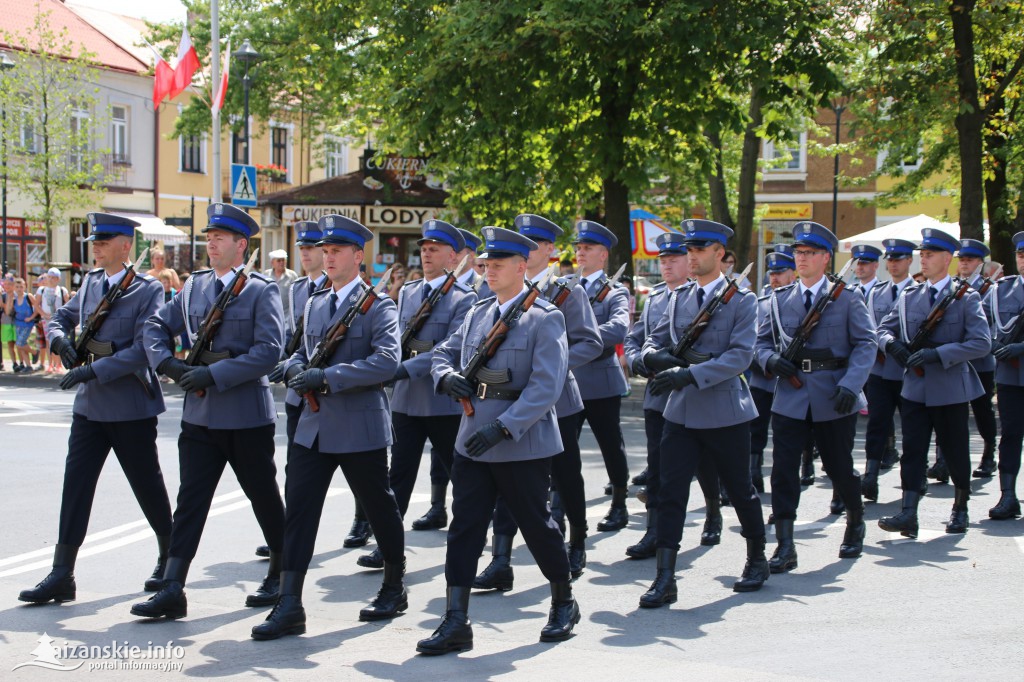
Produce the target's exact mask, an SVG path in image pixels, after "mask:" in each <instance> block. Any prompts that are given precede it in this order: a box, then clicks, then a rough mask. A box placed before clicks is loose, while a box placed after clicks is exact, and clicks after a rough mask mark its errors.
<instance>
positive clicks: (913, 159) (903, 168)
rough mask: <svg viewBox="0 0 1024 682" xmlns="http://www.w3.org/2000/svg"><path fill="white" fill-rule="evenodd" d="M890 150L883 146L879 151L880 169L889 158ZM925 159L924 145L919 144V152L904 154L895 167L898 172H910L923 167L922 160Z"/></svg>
mask: <svg viewBox="0 0 1024 682" xmlns="http://www.w3.org/2000/svg"><path fill="white" fill-rule="evenodd" d="M889 154H890V150H889V148H888V147H883V148H882V149H881V150H879V152H878V166H877V168H878V170H881V169H882V167H883V166H885V165H886V163H887V162H888V160H889ZM922 161H924V147H922V146H921V145H918V146H917V153H916V154H914V153H913V152H908V153H907V154H905V155H904V157H903V159H901V160H900V162H899V163H898V164H897V165H896V168H895V169H894V170H895V171H896V172H897V173H910V172H912V171H916V170H917V169H918V168H920V167H921V162H922Z"/></svg>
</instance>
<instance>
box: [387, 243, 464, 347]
mask: <svg viewBox="0 0 1024 682" xmlns="http://www.w3.org/2000/svg"><path fill="white" fill-rule="evenodd" d="M468 261H469V254H466V255H465V256H463V258H462V262H461V263H459V265H458V267H457V268H455V269H454V270H445V271H444V274H445V278H444V282H442V283H441V286H439V287H437V288H436V289H434V290H433V291H431V292H430V295H429V296H427V297H426V298H425V299H423V302H422V303H420V307H419V308H418V309H417V310H416V313H415V314H414V315H413V316H412V317H411V318H410V319H409V324H407V325H406V326H405V331H404V332H402V359H403V360H405V359H408V358H411V357H416V356H417V355H419V354H420V353H429V352H430V351H431V350H432V349H433V348H434V345H433V344H432V343H430V342H429V341H422V340H420V339H418V338H416V335H417V334H419V333H420V330H421V329H423V325H424V324H426V323H427V320H428V319H430V315H431V313H433V312H434V308H435V307H436V306H437V303H438V301H440V300H441V297H442V296H444V295H445V294H447V293H448V292H449V291H451V288H452V287H453V286H454V285H455V281H456V280H457V279H458V278H459V276H460V275H461V274H462V272H463V270H465V268H466V263H467V262H468Z"/></svg>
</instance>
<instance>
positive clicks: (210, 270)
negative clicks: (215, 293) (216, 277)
mask: <svg viewBox="0 0 1024 682" xmlns="http://www.w3.org/2000/svg"><path fill="white" fill-rule="evenodd" d="M210 272H213V268H206V269H205V270H196V271H195V272H193V273H192V274H191V275H189V276H190V277H194V276H196V275H205V274H207V273H210Z"/></svg>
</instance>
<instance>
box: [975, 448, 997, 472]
mask: <svg viewBox="0 0 1024 682" xmlns="http://www.w3.org/2000/svg"><path fill="white" fill-rule="evenodd" d="M995 473H996V442H995V441H994V440H992V441H986V442H985V449H984V450H983V451H982V453H981V463H980V464H978V468H977V469H975V470H974V473H973V474H972V476H974V478H992V477H993V476H994V475H995Z"/></svg>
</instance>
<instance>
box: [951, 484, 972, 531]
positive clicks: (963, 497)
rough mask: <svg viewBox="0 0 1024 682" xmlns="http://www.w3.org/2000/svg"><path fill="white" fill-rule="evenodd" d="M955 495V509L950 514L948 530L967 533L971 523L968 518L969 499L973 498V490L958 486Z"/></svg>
mask: <svg viewBox="0 0 1024 682" xmlns="http://www.w3.org/2000/svg"><path fill="white" fill-rule="evenodd" d="M953 495H954V496H953V511H951V512H950V514H949V521H948V522H947V523H946V532H947V533H966V532H967V526H968V525H970V519H968V518H967V500H969V499H971V491H970V489H968V488H956V489H955V490H954V493H953Z"/></svg>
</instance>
